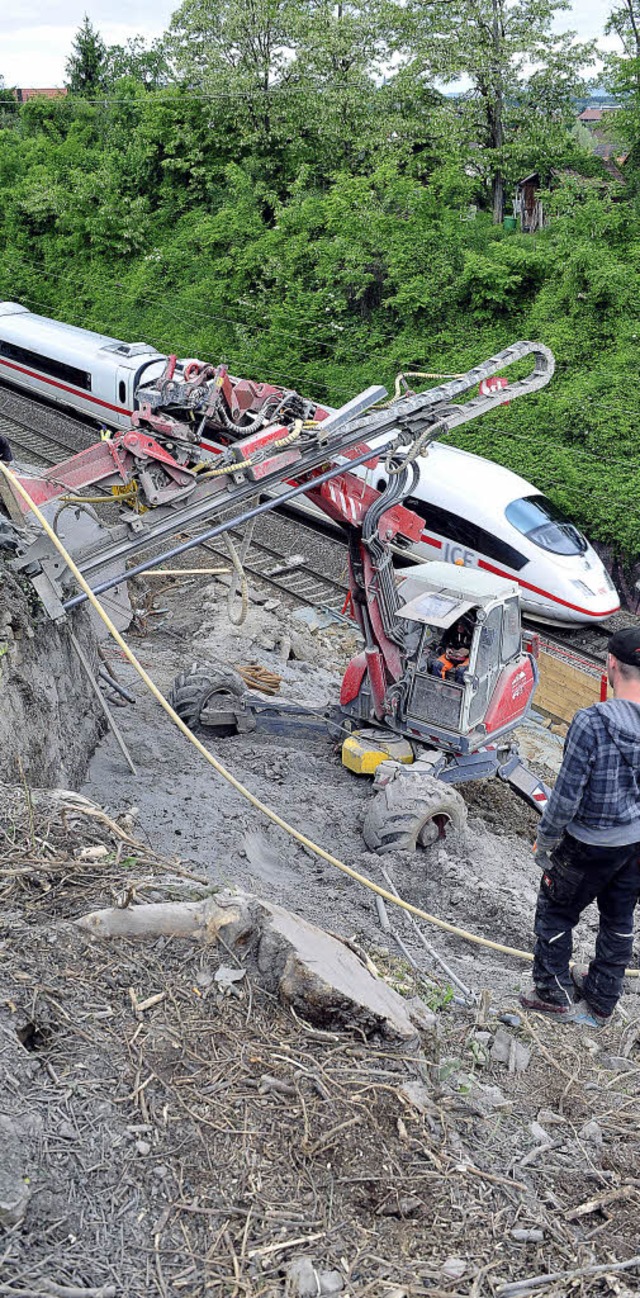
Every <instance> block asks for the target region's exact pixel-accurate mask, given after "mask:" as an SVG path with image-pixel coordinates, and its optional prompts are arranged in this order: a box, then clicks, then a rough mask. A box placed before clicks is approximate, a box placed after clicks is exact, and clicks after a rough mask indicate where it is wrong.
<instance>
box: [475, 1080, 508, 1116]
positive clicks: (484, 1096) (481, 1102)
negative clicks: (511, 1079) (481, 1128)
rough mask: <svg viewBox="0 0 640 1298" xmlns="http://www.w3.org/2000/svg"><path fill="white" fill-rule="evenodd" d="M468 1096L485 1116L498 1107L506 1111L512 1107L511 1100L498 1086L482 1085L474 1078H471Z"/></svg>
mask: <svg viewBox="0 0 640 1298" xmlns="http://www.w3.org/2000/svg"><path fill="white" fill-rule="evenodd" d="M469 1098H470V1099H471V1100H472V1101H473V1103H474V1104H475V1106H476V1108H477V1109H478V1110H479V1111H480V1113H482V1114H484V1115H485V1117H486V1116H487V1115H488V1114H490V1113H495V1112H496V1110H499V1109H504V1110H505V1111H506V1110H508V1109H512V1108H513V1100H508V1099H507V1097H506V1095H504V1094H503V1092H502V1091H501V1090H500V1087H499V1086H484V1085H483V1084H482V1082H478V1081H476V1079H475V1078H474V1079H473V1084H472V1087H471V1092H470V1097H469Z"/></svg>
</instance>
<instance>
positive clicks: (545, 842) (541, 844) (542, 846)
mask: <svg viewBox="0 0 640 1298" xmlns="http://www.w3.org/2000/svg"><path fill="white" fill-rule="evenodd" d="M555 846H556V843H555V842H554V841H553V839H549V838H543V837H542V835H541V834H538V837H537V839H536V841H535V843H534V844H533V849H532V850H533V855H534V856H535V858H536V861H538V862H540V864H542V865H543V864H544V861H546V860H547V859H548V858H549V856H550V855H551V853H552V851H553V849H554V847H555Z"/></svg>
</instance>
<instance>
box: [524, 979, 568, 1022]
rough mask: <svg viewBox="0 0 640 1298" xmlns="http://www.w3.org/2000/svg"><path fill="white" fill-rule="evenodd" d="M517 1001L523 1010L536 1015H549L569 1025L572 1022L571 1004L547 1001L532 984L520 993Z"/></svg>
mask: <svg viewBox="0 0 640 1298" xmlns="http://www.w3.org/2000/svg"><path fill="white" fill-rule="evenodd" d="M518 999H519V1001H520V1004H521V1005H522V1008H523V1009H525V1010H535V1011H536V1013H538V1014H550V1015H552V1016H553V1018H554V1019H564V1020H566V1021H567V1022H569V1023H570V1022H573V1019H572V1010H573V1003H572V1002H570V1001H568V1000H567V1001H564V1002H562V1003H561V1002H560V1001H552V1000H549V999H548V998H547V997H545V996H543V995H542V993H541V992H539V991H538V989H537V987H536V986H535V984H533V983H532V984H531V986H530V987H528V988H527V990H526V991H525V992H521V994H520V996H519V997H518Z"/></svg>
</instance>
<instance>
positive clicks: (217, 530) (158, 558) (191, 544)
mask: <svg viewBox="0 0 640 1298" xmlns="http://www.w3.org/2000/svg"><path fill="white" fill-rule="evenodd" d="M375 456H376V452H375V451H374V450H372V449H371V447H370V446H368V447H367V449H366V451H362V452H361V454H360V455H356V456H355V457H354V458H353V459H352V460H351V459H350V460H347V461H346V462H345V463H344V464H334V465H333V467H332V468H331V469H327V471H326V472H325V473H321V474H320V475H319V476H318V477H317V478H312V479H311V480H310V481H309V482H302V483H298V484H297V485H296V486H295V487H290V488H289V490H288V491H285V492H283V494H282V495H281V496H278V497H277V498H275V499H274V498H273V497H270V498H269V499H268V500H263V501H262V503H261V504H260V505H254V506H253V508H252V509H246V510H245V512H244V514H239V515H236V516H235V517H234V518H230V519H228V520H227V521H226V522H222V523H217V524H216V526H215V527H209V528H207V531H206V532H202V533H201V534H200V535H199V536H195V537H190V539H189V540H188V541H181V543H180V545H174V546H173V548H172V549H171V550H163V552H162V554H159V555H158V554H156V555H154V556H153V558H152V559H145V560H144V562H143V563H138V564H136V566H135V568H128V569H127V571H126V572H120V573H118V576H117V577H111V578H109V580H108V581H103V582H100V583H99V585H98V586H93V587H92V590H93V593H94V595H102V594H103V593H104V592H105V591H106V590H112V589H113V587H114V586H119V585H121V583H122V582H123V581H129V580H130V579H131V578H132V577H138V576H140V574H141V573H143V572H146V571H147V569H149V568H155V567H156V566H157V565H158V564H163V563H166V561H167V560H168V559H174V558H175V557H176V555H178V554H185V553H186V551H187V550H193V549H195V547H196V546H198V545H201V544H202V542H203V541H211V540H213V538H214V537H215V536H222V535H223V534H224V532H229V531H230V530H231V528H232V527H239V526H240V524H241V523H248V522H249V520H250V519H252V518H257V517H258V516H259V515H260V514H268V513H269V511H270V510H273V509H276V508H277V506H279V505H281V504H286V502H287V501H289V500H294V499H295V497H296V496H302V495H304V493H305V491H308V490H309V488H310V487H311V486H313V487H320V486H322V483H323V482H330V481H331V479H332V478H338V477H340V474H341V473H348V472H350V470H351V469H355V468H357V467H358V465H359V464H366V463H367V462H368V461H369V460H373V459H375ZM232 471H233V470H231V472H232ZM177 526H179V520H178V523H177ZM86 599H87V596H86V595H85V594H81V595H73V596H72V597H71V599H67V600H64V601H63V604H62V607H63V609H64V610H65V612H66V613H69V612H70V611H71V609H72V608H77V606H78V605H79V604H84V603H85V602H86Z"/></svg>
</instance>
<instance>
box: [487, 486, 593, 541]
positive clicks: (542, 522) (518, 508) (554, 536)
mask: <svg viewBox="0 0 640 1298" xmlns="http://www.w3.org/2000/svg"><path fill="white" fill-rule="evenodd" d="M504 512H505V515H506V517H507V519H508V521H509V522H510V523H511V524H512V526H513V527H515V528H516V529H517V531H518V532H522V535H523V536H526V538H527V540H528V541H533V544H534V545H539V546H541V548H542V549H543V550H550V551H551V553H552V554H584V552H585V550H586V548H587V542H586V540H585V538H584V536H583V535H582V533H581V532H579V531H578V529H577V527H574V525H573V523H571V522H570V521H569V519H568V518H567V516H566V514H563V512H562V510H561V509H558V507H557V505H554V504H553V503H552V501H550V500H547V497H546V496H523V498H522V500H512V502H511V504H510V505H507V508H506V509H505V511H504Z"/></svg>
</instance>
